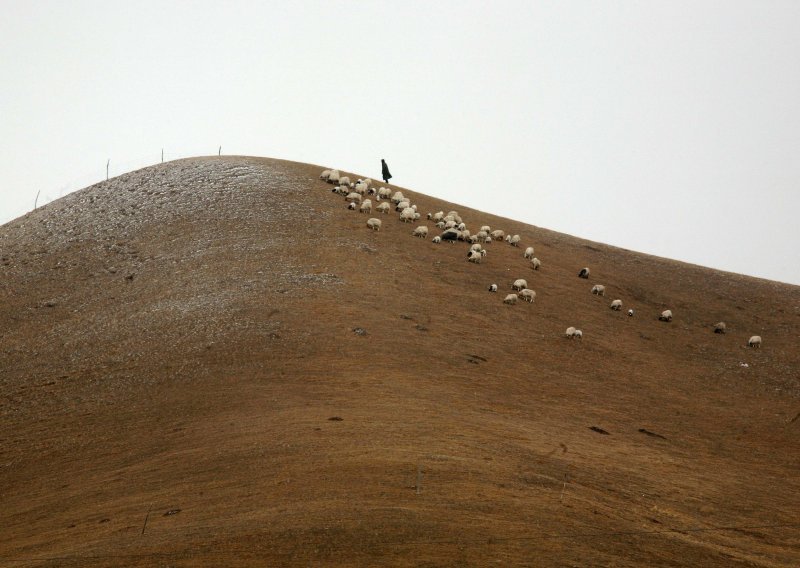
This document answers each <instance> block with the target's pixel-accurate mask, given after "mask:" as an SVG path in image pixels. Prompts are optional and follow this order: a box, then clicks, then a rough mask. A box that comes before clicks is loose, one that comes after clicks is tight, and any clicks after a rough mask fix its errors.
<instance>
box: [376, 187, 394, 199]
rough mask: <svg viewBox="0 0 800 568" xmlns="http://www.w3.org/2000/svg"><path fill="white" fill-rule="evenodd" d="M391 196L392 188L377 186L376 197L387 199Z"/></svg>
mask: <svg viewBox="0 0 800 568" xmlns="http://www.w3.org/2000/svg"><path fill="white" fill-rule="evenodd" d="M390 197H392V190H391V189H389V188H388V187H381V188H378V198H379V199H389V198H390Z"/></svg>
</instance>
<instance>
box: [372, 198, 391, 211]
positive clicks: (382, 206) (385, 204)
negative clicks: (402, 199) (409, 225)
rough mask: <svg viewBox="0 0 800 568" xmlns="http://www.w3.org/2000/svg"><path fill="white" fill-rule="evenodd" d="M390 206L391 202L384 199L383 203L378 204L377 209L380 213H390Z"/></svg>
mask: <svg viewBox="0 0 800 568" xmlns="http://www.w3.org/2000/svg"><path fill="white" fill-rule="evenodd" d="M389 208H390V205H389V202H388V201H383V202H381V203H378V206H377V207H376V208H375V210H376V211H377V212H378V213H384V214H388V213H389Z"/></svg>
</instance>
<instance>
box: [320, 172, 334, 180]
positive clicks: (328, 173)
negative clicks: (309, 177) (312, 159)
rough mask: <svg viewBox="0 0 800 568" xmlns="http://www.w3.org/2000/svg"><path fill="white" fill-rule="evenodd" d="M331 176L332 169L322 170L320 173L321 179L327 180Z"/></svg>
mask: <svg viewBox="0 0 800 568" xmlns="http://www.w3.org/2000/svg"><path fill="white" fill-rule="evenodd" d="M330 176H331V171H330V170H322V173H321V174H319V179H323V180H325V181H328V178H329V177H330Z"/></svg>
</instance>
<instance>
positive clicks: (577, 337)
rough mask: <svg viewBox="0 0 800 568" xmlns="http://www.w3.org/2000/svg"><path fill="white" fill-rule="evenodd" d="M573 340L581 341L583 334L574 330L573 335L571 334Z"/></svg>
mask: <svg viewBox="0 0 800 568" xmlns="http://www.w3.org/2000/svg"><path fill="white" fill-rule="evenodd" d="M572 336H573V337H574V338H575V339H583V332H582V331H581V330H580V329H576V330H575V333H573V334H572Z"/></svg>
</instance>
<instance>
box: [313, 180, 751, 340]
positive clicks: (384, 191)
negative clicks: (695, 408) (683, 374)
mask: <svg viewBox="0 0 800 568" xmlns="http://www.w3.org/2000/svg"><path fill="white" fill-rule="evenodd" d="M319 177H320V179H322V180H324V181H326V182H328V183H330V184H333V186H334V187H333V189H332V191H333V192H334V193H337V194H339V195H342V196H344V199H345V202H346V203H347V208H348V209H350V210H353V211H355V210H358V211H359V212H361V213H368V214H369V213H372V198H373V197H374V199H375V202H376V204H377V205H376V207H375V211H376V212H377V213H381V214H389V213H390V210H391V209H394V211H395V212H396V213H399V216H400V221H402V222H404V223H413V222H415V221H418V220H419V219H420V218H421V214H420V213H418V212H417V206H416V205H412V204H411V201H410V199H409V198H407V197H405V196H404V195H403V193H402V192H401V191H395V192H392V190H391V189H389V188H387V187H380V188H377V189H376V188H375V187H373V186H372V180H371V179H359V180H356V181H355V182H351V181H350V178H349V177H347V176H342V175H341V174H340V173H339V171H338V170H324V171H323V172H322V174H320V176H319ZM427 219H428V220H429V221H432V222H433V223H434V225H435V227H436V228H437V229H438V230H439V231H441V234H439V235H436V236H434V237H433V239H432V241H433V242H434V243H437V244H438V243H441V242H442V241H449V242H451V243H452V242H455V241H463V242H466V243H469V245H470V247H469V250H468V251H467V261H468V262H473V263H480V262H481V259H482V258H484V257H485V256H486V254H487V251H486V249H485V248H484V245H486V244H488V243H491V242H493V241H502V240H505V241H506V242H507V243H508V244H510V245H511V246H514V247H519V246H520V245H519V243H520V241H521V240H522V239H521V238H520V236H519V235H506V234H505V232H504V231H502V230H499V229H495V230H492V228H491V227H489V226H488V225H483V226H481V227H480V230H478V231H477V232H476V233H475V234H472V233H471V232H470V230H469V229H467V225H466V223H464V222H463V220H462V219H461V217H460V216H459V214H458V212H457V211H450V212H448V213H447V214H445V213H444V211H438V212H437V213H428V214H427ZM381 225H382V222H381V220H380V219H378V218H377V217H371V218H369V219H367V227H368V228H370V229H372V230H373V231H380V229H381ZM411 234H412V236H414V237H419V238H423V239H424V238H427V237H428V226H427V225H419V226H417V227H416V228H415V229H414V230H413V231H412V233H411ZM523 258H524V259H526V260H528V261H529V262H530V267H531V268H532V269H533V270H539V269H540V268H541V266H542V263H541V261H540V260H539V259H538V258H536V257H535V256H534V249H533V247H532V246H529V247H527V248H526V249H525V252H524V254H523ZM589 274H590V270H589V268H588V267H584V268H581V270H580V271H579V272H578V277H579V278H584V279H588V278H589ZM511 289H512V291H513V293H511V294H508V295H507V296H506V297H505V298H504V299H503V303H504V304H509V305H514V304H516V303H517V300H520V299H521V300H523V301H525V302H529V303H533V302H534V300H535V299H536V292H535V291H534V290H531V289H530V288H528V282H527V281H526V280H525V279H523V278H520V279H518V280H515V281H514V283H513V284H512V285H511ZM497 290H498V287H497V284H491V285H490V286H489V292H497ZM591 292H592V294H595V295H597V296H605V294H606V288H605V286H604V285H602V284H595V285H594V286H593V287H592V289H591ZM610 308H611V309H612V310H614V311H620V310H622V300H621V299H615V300H613V301H612V302H611V305H610ZM627 313H628V316H629V317H633V314H634V312H633V310H632V309H629V310H628V312H627ZM658 319H659V320H660V321H665V322H671V321H672V310H664V311H663V312H661V315H659V316H658ZM725 332H726V326H725V322H719V323H717V324H716V325H715V326H714V333H723V334H724V333H725ZM565 336H566V337H567V338H569V339H581V338H583V331H581V330H580V329H576V328H575V327H573V326H570V327H568V328H567V330H566V332H565ZM747 345H748V346H749V347H753V348H759V347H761V336H760V335H754V336H752V337H751V338H750V339H749V341H748V342H747Z"/></svg>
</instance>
